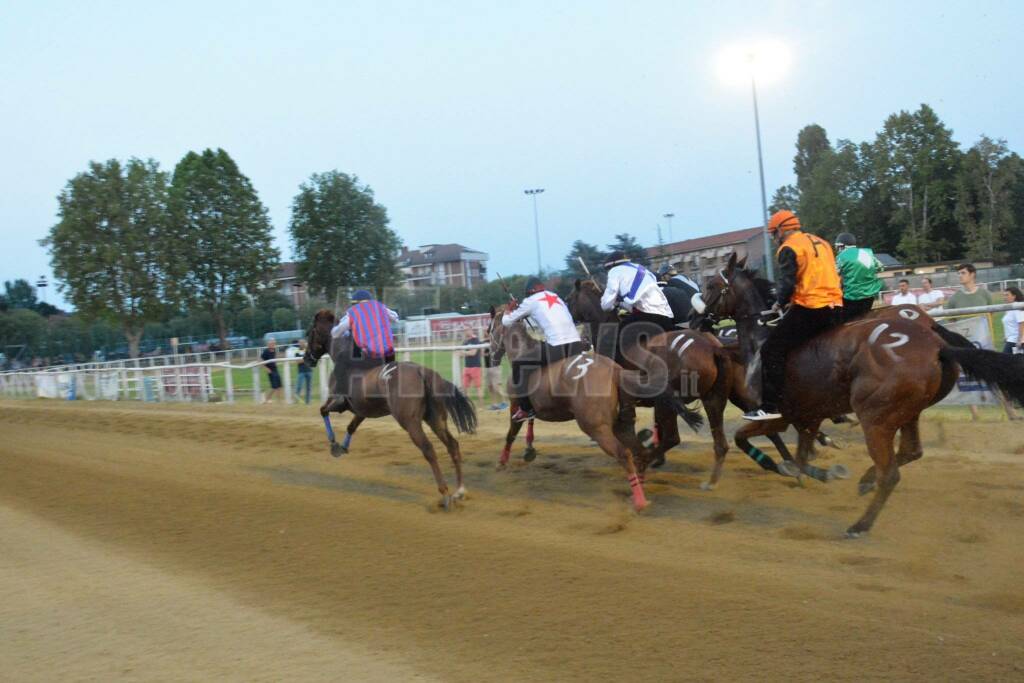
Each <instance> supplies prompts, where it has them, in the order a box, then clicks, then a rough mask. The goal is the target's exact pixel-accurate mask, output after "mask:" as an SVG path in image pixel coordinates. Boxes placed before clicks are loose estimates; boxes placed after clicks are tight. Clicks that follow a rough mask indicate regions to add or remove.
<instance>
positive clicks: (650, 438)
mask: <svg viewBox="0 0 1024 683" xmlns="http://www.w3.org/2000/svg"><path fill="white" fill-rule="evenodd" d="M636 438H637V439H638V440H639V441H640V443H641V444H643V447H644V448H650V447H651V446H652V445H654V432H652V431H651V430H650V429H641V430H640V431H639V432H637V433H636Z"/></svg>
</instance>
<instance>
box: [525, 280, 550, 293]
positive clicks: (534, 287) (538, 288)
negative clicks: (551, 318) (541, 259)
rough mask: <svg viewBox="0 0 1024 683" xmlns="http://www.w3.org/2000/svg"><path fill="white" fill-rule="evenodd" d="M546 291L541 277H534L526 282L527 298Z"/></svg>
mask: <svg viewBox="0 0 1024 683" xmlns="http://www.w3.org/2000/svg"><path fill="white" fill-rule="evenodd" d="M544 289H545V287H544V282H543V281H542V280H541V279H540V278H539V277H536V276H533V277H531V278H530V279H529V280H527V281H526V296H530V295H531V294H536V293H537V292H543V291H544Z"/></svg>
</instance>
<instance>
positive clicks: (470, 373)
mask: <svg viewBox="0 0 1024 683" xmlns="http://www.w3.org/2000/svg"><path fill="white" fill-rule="evenodd" d="M479 343H480V339H479V337H477V336H476V333H474V332H470V333H469V338H468V339H466V340H464V341H463V342H462V344H463V346H475V345H478V344H479ZM482 351H483V349H464V350H463V351H461V352H460V354H461V355H462V357H463V358H464V359H465V361H464V364H463V367H462V389H463V391H465V392H466V394H469V389H470V387H476V397H477V399H478V400H480V401H482V400H484V385H483V382H482V381H481V380H482V377H481V372H482V370H481V368H480V365H481V363H480V357H481V356H482V355H483V354H482Z"/></svg>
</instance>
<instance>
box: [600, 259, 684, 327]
mask: <svg viewBox="0 0 1024 683" xmlns="http://www.w3.org/2000/svg"><path fill="white" fill-rule="evenodd" d="M604 267H605V269H606V270H607V271H608V284H606V285H605V288H604V294H603V295H602V296H601V308H602V309H603V310H605V311H611V310H613V309H615V307H616V306H620V307H621V308H623V309H624V310H625V311H626V313H625V315H623V317H622V319H621V322H620V325H621V326H622V327H624V326H626V325H628V324H629V323H633V322H649V323H654V324H655V325H657V326H659V327H660V328H661V329H663V330H665V331H666V332H668V331H669V330H671V329H673V327H674V326H675V323H674V322H673V320H672V307H671V306H669V304H668V299H666V298H665V293H664V292H662V291H661V287H659V286H658V279H657V278H656V277H655V276H654V273H652V272H651V271H649V270H647V269H646V268H644V267H643V266H641V265H638V264H636V263H631V262H630V260H629V259H628V258H626V255H625V254H623V253H622V252H621V251H614V252H612V253H611V254H610V255H609V256H608V260H607V261H606V262H605V264H604Z"/></svg>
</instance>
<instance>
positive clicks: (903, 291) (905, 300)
mask: <svg viewBox="0 0 1024 683" xmlns="http://www.w3.org/2000/svg"><path fill="white" fill-rule="evenodd" d="M890 303H891V304H892V305H893V306H902V305H903V304H916V303H917V297H916V296H914V293H913V292H911V291H910V281H909V280H900V290H899V291H898V292H896V293H895V294H893V296H892V301H891V302H890Z"/></svg>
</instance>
